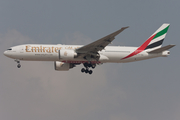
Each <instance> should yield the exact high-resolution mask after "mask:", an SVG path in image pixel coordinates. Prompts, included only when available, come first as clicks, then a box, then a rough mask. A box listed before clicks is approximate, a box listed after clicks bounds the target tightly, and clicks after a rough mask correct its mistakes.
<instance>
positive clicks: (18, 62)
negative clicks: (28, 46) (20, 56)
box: [14, 60, 21, 68]
mask: <svg viewBox="0 0 180 120" xmlns="http://www.w3.org/2000/svg"><path fill="white" fill-rule="evenodd" d="M14 61H15V62H17V64H18V65H17V67H18V68H20V67H21V64H20V61H19V60H14Z"/></svg>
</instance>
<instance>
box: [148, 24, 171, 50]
mask: <svg viewBox="0 0 180 120" xmlns="http://www.w3.org/2000/svg"><path fill="white" fill-rule="evenodd" d="M169 26H170V24H167V23H164V24H163V25H162V26H161V27H160V28H159V29H157V30H156V32H154V33H153V34H152V35H151V36H150V37H149V38H148V40H147V41H146V42H148V44H147V46H146V48H145V49H144V50H146V51H152V50H155V49H158V48H161V46H162V43H163V41H164V39H165V37H166V34H167V31H168V28H169ZM149 39H150V40H149Z"/></svg>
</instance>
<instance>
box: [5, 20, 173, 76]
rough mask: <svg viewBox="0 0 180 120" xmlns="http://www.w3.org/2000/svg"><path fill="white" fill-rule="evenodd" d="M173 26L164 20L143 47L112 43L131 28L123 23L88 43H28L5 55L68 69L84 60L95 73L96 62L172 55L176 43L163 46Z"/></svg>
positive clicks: (83, 70) (129, 60)
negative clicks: (169, 29) (47, 62)
mask: <svg viewBox="0 0 180 120" xmlns="http://www.w3.org/2000/svg"><path fill="white" fill-rule="evenodd" d="M169 26H170V24H168V23H164V24H163V25H162V26H161V27H160V28H159V29H157V30H156V31H155V32H154V33H153V34H152V35H151V36H150V37H149V38H148V39H147V40H146V41H145V42H144V43H143V44H142V45H141V46H139V47H127V46H108V45H109V44H111V43H112V41H113V40H114V39H115V36H117V35H118V34H119V33H121V32H122V31H124V30H125V29H127V28H128V27H122V28H121V29H119V30H117V31H115V32H113V33H111V34H109V35H107V36H105V37H103V38H101V39H99V40H97V41H94V42H92V43H90V44H88V45H61V44H57V45H46V44H24V45H18V46H14V47H11V48H9V49H7V50H6V51H5V52H4V55H5V56H7V57H9V58H12V59H15V62H17V64H18V65H17V67H18V68H20V67H21V64H20V61H21V60H23V61H54V68H55V70H57V71H68V70H69V69H71V68H74V67H75V66H76V65H79V64H83V65H84V68H82V69H81V72H82V73H83V72H84V73H89V74H92V72H93V71H92V70H90V68H92V69H94V68H95V67H96V65H99V64H103V63H127V62H135V61H140V60H146V59H151V58H156V57H166V56H168V55H170V51H168V50H169V49H170V48H172V47H174V46H175V45H173V44H172V45H171V44H170V45H167V46H164V47H162V43H163V41H164V39H165V36H166V34H167V31H168V28H169Z"/></svg>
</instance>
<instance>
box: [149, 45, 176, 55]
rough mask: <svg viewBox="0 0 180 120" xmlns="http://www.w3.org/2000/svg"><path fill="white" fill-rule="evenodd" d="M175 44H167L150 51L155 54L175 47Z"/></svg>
mask: <svg viewBox="0 0 180 120" xmlns="http://www.w3.org/2000/svg"><path fill="white" fill-rule="evenodd" d="M174 46H175V45H167V46H164V47H161V48H158V49H155V50H153V51H150V52H148V53H150V54H153V53H161V52H163V51H166V50H169V49H170V48H172V47H174Z"/></svg>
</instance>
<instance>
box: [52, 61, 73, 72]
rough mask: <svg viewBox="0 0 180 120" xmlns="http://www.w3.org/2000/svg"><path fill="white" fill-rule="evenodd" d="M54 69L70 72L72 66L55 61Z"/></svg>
mask: <svg viewBox="0 0 180 120" xmlns="http://www.w3.org/2000/svg"><path fill="white" fill-rule="evenodd" d="M54 68H55V70H57V71H68V70H69V69H70V68H71V64H70V63H64V62H59V61H55V62H54Z"/></svg>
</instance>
